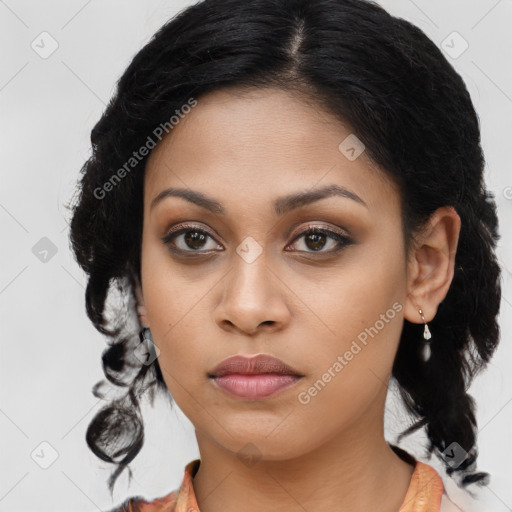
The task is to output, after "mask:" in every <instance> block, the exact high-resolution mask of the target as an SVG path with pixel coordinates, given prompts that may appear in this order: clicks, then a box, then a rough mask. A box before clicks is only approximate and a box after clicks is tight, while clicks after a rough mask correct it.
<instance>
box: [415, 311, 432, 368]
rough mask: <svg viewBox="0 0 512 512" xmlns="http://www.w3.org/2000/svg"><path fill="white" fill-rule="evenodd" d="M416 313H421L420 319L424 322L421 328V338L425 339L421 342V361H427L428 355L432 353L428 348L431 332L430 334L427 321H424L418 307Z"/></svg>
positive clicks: (421, 312)
mask: <svg viewBox="0 0 512 512" xmlns="http://www.w3.org/2000/svg"><path fill="white" fill-rule="evenodd" d="M418 313H419V314H420V315H421V319H422V320H423V323H424V324H425V329H424V330H423V338H424V339H425V341H424V343H423V347H422V349H421V357H422V359H423V361H425V362H426V361H428V360H429V359H430V355H431V353H432V351H431V349H430V338H432V334H430V330H429V328H428V325H427V322H426V321H425V317H424V316H423V311H422V310H421V309H418Z"/></svg>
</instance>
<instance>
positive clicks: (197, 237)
mask: <svg viewBox="0 0 512 512" xmlns="http://www.w3.org/2000/svg"><path fill="white" fill-rule="evenodd" d="M205 240H206V236H205V235H204V233H199V232H197V231H187V232H186V234H185V243H186V244H187V245H188V246H189V247H190V248H192V249H200V248H201V247H202V246H203V245H204V242H205ZM196 244H197V245H196Z"/></svg>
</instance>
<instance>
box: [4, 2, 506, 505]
mask: <svg viewBox="0 0 512 512" xmlns="http://www.w3.org/2000/svg"><path fill="white" fill-rule="evenodd" d="M192 3H193V2H190V1H188V2H186V1H176V0H172V1H169V0H167V1H163V0H149V1H144V2H142V1H139V2H137V1H135V0H103V1H102V2H100V1H99V0H89V1H85V0H68V1H66V2H64V1H60V2H58V1H55V0H51V1H50V0H47V1H45V2H41V1H35V0H32V1H27V0H6V1H1V0H0V38H1V45H2V48H3V51H2V66H1V69H0V104H1V107H0V109H1V110H0V112H1V118H0V123H1V124H0V126H1V147H0V151H1V157H0V158H1V162H2V165H1V168H0V173H1V185H2V186H1V189H0V223H1V224H0V226H1V237H2V245H1V247H2V251H1V253H0V308H1V313H2V317H1V318H2V321H1V324H0V325H1V331H0V332H1V350H2V357H1V359H0V361H1V368H0V376H1V379H2V386H1V391H0V392H1V400H0V429H1V433H2V435H1V436H0V446H1V450H2V451H1V461H2V462H1V463H0V477H1V478H0V511H12V512H15V511H31V510H33V511H52V512H59V511H88V510H90V511H95V510H106V509H109V508H110V507H112V506H113V505H114V504H117V503H119V502H120V501H122V500H123V499H124V498H125V497H127V496H129V495H137V494H140V495H144V496H145V497H147V498H153V497H156V496H160V495H163V494H166V493H168V492H170V491H171V490H173V489H175V488H176V487H177V486H178V485H179V483H180V482H181V478H182V476H183V469H184V466H185V464H186V463H187V462H189V461H190V460H192V459H193V458H196V457H198V456H199V453H198V451H197V447H196V443H195V437H194V431H193V427H192V425H191V424H190V422H189V421H188V420H187V418H186V417H185V416H184V415H183V414H182V413H181V412H180V411H179V409H177V408H175V409H174V410H171V409H170V408H169V407H168V406H167V405H166V404H165V402H164V401H163V400H159V401H157V403H156V407H155V409H154V410H153V409H152V408H151V407H149V406H148V405H147V404H145V405H144V415H145V419H146V423H145V425H146V443H145V445H144V448H143V450H142V452H141V453H140V454H139V455H138V456H137V457H136V459H135V462H134V463H133V464H132V469H133V472H134V473H133V474H134V479H133V480H132V483H131V485H130V486H128V479H127V473H126V472H125V473H124V474H123V476H122V477H121V478H120V479H119V480H118V483H117V485H116V488H115V494H114V500H113V501H112V500H111V498H110V495H109V493H108V492H107V488H106V484H105V482H106V479H107V477H108V476H109V474H110V471H111V469H112V468H111V467H110V466H109V465H108V464H105V463H102V462H101V461H99V460H98V459H97V458H96V457H95V456H94V455H93V454H92V453H91V452H90V451H89V449H88V447H87V445H86V444H85V438H84V436H85V431H86V428H87V425H88V423H89V421H90V420H91V418H92V417H93V415H94V414H95V412H96V411H97V410H98V409H99V408H100V407H101V406H102V402H101V401H100V400H98V399H96V398H95V397H94V396H93V395H92V393H91V388H92V386H93V385H94V384H95V383H96V382H97V381H98V380H100V379H102V378H103V374H102V372H101V366H100V357H101V352H102V350H103V349H104V347H105V340H104V338H103V337H102V336H101V335H100V334H99V333H98V332H97V331H96V330H95V329H94V328H93V327H92V325H91V324H90V323H89V321H88V319H87V317H86V314H85V310H84V284H85V278H84V275H83V273H82V272H81V270H80V269H79V268H78V266H77V264H76V263H75V262H74V260H73V257H72V255H71V253H70V250H69V244H68V238H67V237H68V225H67V220H68V219H69V216H68V211H67V210H66V208H65V207H64V205H65V204H66V203H67V202H68V200H69V199H70V197H71V195H72V193H73V190H74V186H75V181H76V179H77V178H78V172H79V169H80V168H81V166H82V164H83V163H84V161H85V160H86V159H87V158H88V156H89V154H90V148H89V135H90V131H91V129H92V127H93V125H94V124H95V122H96V121H97V120H98V119H99V117H100V115H101V113H102V111H103V109H104V107H105V104H106V103H107V101H108V100H109V98H110V96H111V94H112V93H113V90H114V84H115V81H116V80H117V79H118V77H119V76H120V75H121V73H122V72H123V70H124V69H125V68H126V66H127V65H128V63H129V62H130V60H131V58H132V57H133V55H134V54H135V53H136V52H137V51H138V50H139V49H140V48H141V47H142V46H143V44H144V43H145V42H147V41H148V39H149V37H150V36H151V35H152V34H153V33H154V32H155V31H156V30H157V29H158V28H159V27H160V26H161V25H162V24H163V23H164V22H165V21H166V20H167V19H168V18H170V17H171V16H172V15H174V14H175V13H176V12H177V11H178V10H181V9H182V8H183V7H185V6H187V5H191V4H192ZM381 3H382V5H383V6H384V7H386V8H387V9H388V10H389V11H390V12H391V13H392V14H394V15H398V16H401V17H403V18H406V19H408V20H410V21H412V22H413V23H415V24H416V25H418V26H419V27H420V28H421V29H423V30H424V31H425V32H426V33H427V35H429V37H430V38H431V39H432V40H433V41H434V42H435V43H436V44H437V45H438V46H440V47H443V48H444V49H445V50H446V51H448V49H447V46H446V45H447V44H448V45H451V46H452V49H451V50H449V51H451V52H452V56H449V59H450V60H451V62H452V63H453V65H454V66H455V68H456V70H457V71H458V72H459V73H460V74H461V75H462V77H463V78H464V80H465V82H466V84H467V87H468V89H469V91H470V93H471V95H472V99H473V101H474V104H475V107H476V110H477V112H478V114H479V117H480V120H481V129H482V140H483V147H484V151H485V154H486V160H487V170H486V172H487V175H486V176H487V183H488V187H489V189H490V190H492V191H494V193H495V195H496V200H497V203H498V208H499V215H500V222H501V233H502V240H501V241H500V247H499V257H500V261H501V263H502V265H503V295H504V296H503V302H502V310H501V317H500V324H501V329H502V342H501V346H500V348H499V350H498V352H497V354H496V356H495V358H494V359H493V360H492V362H491V364H490V365H489V367H488V369H487V370H486V371H485V372H484V373H483V374H482V375H480V376H479V377H478V378H477V379H476V380H475V382H474V384H473V386H472V388H471V390H470V391H471V393H472V394H473V396H474V397H475V399H476V401H477V405H478V412H477V418H478V426H479V430H480V432H479V452H480V456H479V459H478V469H481V470H484V471H488V472H490V473H491V475H492V480H491V484H490V486H489V487H488V488H486V489H484V490H482V491H481V492H480V494H479V497H478V501H477V502H475V503H471V502H470V501H469V500H468V499H467V498H464V497H463V496H461V494H460V491H459V490H458V488H457V487H456V486H455V487H454V485H455V484H454V483H453V482H449V481H447V480H446V478H445V476H444V472H443V471H442V470H441V469H440V467H441V466H440V465H439V463H438V462H437V459H433V460H432V461H431V462H430V463H431V464H432V465H433V466H434V467H436V469H439V470H440V473H441V475H443V479H444V480H445V485H446V486H447V488H448V491H449V492H450V493H451V494H450V495H451V496H452V497H453V499H454V500H456V501H457V502H458V503H459V505H461V506H463V507H466V508H465V510H468V511H471V510H475V511H476V510H486V511H487V512H498V511H505V510H512V485H511V483H512V470H511V469H510V463H509V461H510V460H511V458H512V443H511V442H510V439H509V436H510V432H511V425H512V404H511V401H512V372H510V368H511V367H512V365H511V363H512V347H511V344H510V329H511V327H512V321H511V317H512V274H511V270H512V258H511V253H512V226H511V219H512V215H511V212H512V173H511V171H510V169H511V164H510V161H509V150H510V135H511V134H512V130H511V128H512V126H511V124H512V121H511V119H512V76H511V69H512V66H511V61H512V59H511V52H512V44H511V43H512V36H511V30H510V27H511V26H512V2H511V1H510V0H499V1H497V0H478V1H476V0H472V1H467V0H458V1H455V0H449V1H446V0H435V1H433V0H429V1H427V0H414V1H413V0H393V1H391V0H387V1H383V2H381ZM44 31H46V32H48V33H49V34H50V35H51V38H52V39H53V40H55V41H56V44H58V48H57V49H56V51H55V52H54V53H53V54H51V55H50V56H47V58H42V56H41V52H44V51H48V50H49V49H51V44H52V39H50V37H49V36H40V34H41V33H42V32H44ZM454 31H456V32H458V33H459V34H460V36H462V38H463V39H464V40H466V41H467V42H468V44H469V47H468V48H467V50H466V51H464V52H463V53H462V54H461V55H460V56H455V54H454V53H453V52H458V51H460V50H461V49H462V48H463V47H462V46H461V44H463V41H462V39H460V38H458V36H457V35H455V36H454V35H453V32H454ZM454 37H455V39H454ZM41 38H46V39H44V49H43V48H42V47H43V43H41ZM443 41H444V42H443ZM451 41H453V42H451ZM31 45H33V46H35V47H36V48H37V51H36V50H35V49H33V47H32V46H31ZM36 45H38V46H36ZM41 239H43V240H41ZM47 239H48V240H47ZM44 249H47V250H49V252H48V253H47V254H46V255H45V254H44V253H42V252H41V251H42V250H44ZM52 251H53V252H52ZM400 417H401V410H400V407H399V405H398V404H397V403H396V397H395V395H394V394H392V393H390V396H389V402H388V407H387V415H386V428H387V431H386V437H387V438H388V440H390V441H393V440H394V435H395V433H396V432H398V431H400V430H401V429H403V428H404V427H405V426H406V423H404V421H403V419H402V420H401V419H400ZM423 440H424V437H422V436H421V435H414V436H412V437H409V438H408V439H407V441H405V442H404V443H403V446H404V448H406V449H408V450H410V451H411V452H412V453H413V454H415V456H416V457H418V458H419V459H420V460H424V461H426V459H424V457H423V455H424V454H423V451H422V449H421V445H422V443H423ZM41 443H49V445H48V444H43V445H41ZM52 454H55V456H56V459H55V460H54V461H53V459H52ZM50 463H51V465H49V464H50ZM41 464H42V465H49V467H47V468H46V469H44V468H43V467H41Z"/></svg>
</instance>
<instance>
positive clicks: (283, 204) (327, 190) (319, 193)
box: [150, 184, 368, 216]
mask: <svg viewBox="0 0 512 512" xmlns="http://www.w3.org/2000/svg"><path fill="white" fill-rule="evenodd" d="M334 196H337V197H343V198H346V199H351V200H353V201H355V202H357V203H359V204H361V205H363V206H365V207H366V208H368V206H367V205H366V203H365V202H364V201H363V200H362V199H361V198H360V197H359V196H358V195H357V194H355V193H354V192H351V191H350V190H348V189H346V188H344V187H341V186H339V185H334V184H332V185H326V186H325V187H322V188H316V189H313V190H309V191H307V192H298V193H294V194H289V195H286V196H283V197H279V198H277V199H276V200H275V201H274V205H273V206H274V212H275V214H276V215H279V216H282V215H285V214H286V213H288V212H290V211H292V210H295V209H297V208H300V207H301V206H306V205H308V204H310V203H313V202H315V201H319V200H321V199H325V198H328V197H334ZM168 197H181V198H182V199H185V200H186V201H189V202H191V203H194V204H196V205H198V206H200V207H202V208H204V209H206V210H208V211H210V212H212V213H217V214H221V215H225V214H226V210H225V208H224V207H223V206H222V204H221V203H219V202H218V201H216V200H215V199H213V198H211V197H208V196H206V195H205V194H203V193H201V192H197V191H194V190H190V189H185V188H167V189H165V190H162V191H161V192H160V193H159V194H158V195H157V196H156V197H155V198H154V199H153V201H151V206H150V211H151V210H152V209H153V208H154V207H155V206H156V205H157V204H158V203H159V202H161V201H163V200H164V199H166V198H168Z"/></svg>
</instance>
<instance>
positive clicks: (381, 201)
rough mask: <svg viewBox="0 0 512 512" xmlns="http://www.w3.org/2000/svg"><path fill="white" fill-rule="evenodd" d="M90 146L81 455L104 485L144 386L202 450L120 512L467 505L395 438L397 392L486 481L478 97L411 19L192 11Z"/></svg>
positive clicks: (492, 319) (270, 6)
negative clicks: (480, 466) (105, 399)
mask: <svg viewBox="0 0 512 512" xmlns="http://www.w3.org/2000/svg"><path fill="white" fill-rule="evenodd" d="M91 141H92V147H93V154H92V156H91V158H90V159H89V160H88V161H87V162H86V164H85V165H84V167H83V169H82V173H83V175H82V177H81V182H80V195H79V197H78V200H77V202H76V204H75V205H74V212H73V219H72V224H71V241H72V244H73V249H74V252H75V255H76V258H77V261H78V262H79V264H80V265H81V266H82V268H83V269H84V270H85V271H86V272H87V273H88V276H89V280H88V286H87V291H86V305H87V314H88V316H89V318H90V319H91V321H92V322H93V324H94V325H95V326H96V328H97V329H98V330H99V331H100V332H102V333H104V334H106V335H108V336H109V337H110V338H111V340H110V347H109V348H108V350H106V352H105V353H104V356H103V365H104V371H105V374H106V376H107V378H108V380H109V381H110V382H111V383H112V384H114V385H115V386H116V387H119V389H121V391H122V393H121V395H120V396H118V397H117V398H115V399H113V400H112V402H111V403H110V404H109V405H108V406H107V407H105V408H104V409H103V410H102V411H100V413H99V414H98V415H97V416H96V417H95V418H94V420H93V421H92V422H91V424H90V425H89V428H88V431H87V442H88V444H89V446H90V448H91V449H92V450H93V452H94V453H95V454H96V455H97V456H98V457H100V458H101V459H103V460H105V461H109V462H113V463H116V464H117V465H118V467H117V469H116V471H115V472H114V474H113V475H112V478H111V479H110V481H109V486H110V489H111V490H112V487H113V485H114V482H115V480H116V478H117V477H118V476H119V474H120V472H121V471H122V470H123V469H125V468H127V467H128V466H127V465H128V464H129V463H130V462H131V461H132V460H133V459H134V457H135V456H136V455H137V453H138V452H139V451H140V449H141V447H142V444H143V421H142V417H141V414H140V407H139V400H140V398H141V396H142V395H143V393H150V396H151V397H152V396H153V395H152V393H153V391H154V390H155V389H158V390H159V391H161V392H163V393H164V394H166V395H167V396H168V397H169V398H170V400H172V401H175V402H176V403H177V404H178V405H179V407H180V409H181V410H182V411H183V412H184V413H185V414H186V415H187V417H188V418H189V419H190V421H191V422H192V423H193V425H194V427H195V432H196V437H197V442H198V447H199V451H200V455H201V457H200V459H196V460H194V461H191V462H190V463H189V464H188V465H187V466H186V468H185V472H184V476H183V480H182V483H181V486H180V487H179V488H176V489H174V490H173V491H171V492H170V493H169V494H167V495H166V496H165V497H161V498H155V499H153V500H150V499H149V498H148V499H143V498H142V497H140V496H137V497H135V496H134V497H131V498H129V499H127V500H125V502H124V503H123V504H122V505H120V506H119V507H117V508H116V509H115V510H116V511H121V510H124V511H137V510H139V511H144V512H156V511H166V512H171V511H174V512H181V511H199V510H200V511H201V512H218V511H224V512H226V511H231V510H233V511H234V510H244V511H246V512H251V511H255V510H262V509H266V510H277V509H278V510H280V511H285V512H286V511H292V510H293V511H295V510H300V509H303V510H321V509H327V508H330V509H335V510H351V511H354V512H358V511H363V510H364V511H366V510H368V509H370V508H375V505H376V504H379V508H380V509H381V510H383V511H384V512H387V511H389V512H397V511H400V512H406V511H415V512H421V511H429V512H432V511H442V512H448V511H450V510H460V509H459V508H458V507H457V506H456V505H455V504H454V503H453V502H452V501H451V500H450V499H449V498H448V496H447V494H446V492H445V490H444V487H443V483H442V480H441V478H440V475H439V474H438V473H437V472H436V471H435V470H434V469H433V467H431V466H430V465H428V464H426V463H422V462H420V461H418V460H416V459H415V458H414V457H413V456H412V455H411V454H409V453H407V452H406V451H404V450H403V449H401V448H399V447H398V446H396V445H394V444H390V443H388V442H387V441H386V440H385V438H384V428H383V423H384V408H385V399H386V396H387V391H388V386H389V385H390V384H391V383H396V384H397V385H398V389H399V390H400V394H401V397H402V398H403V402H404V405H405V407H406V409H407V411H408V412H409V413H410V415H411V418H410V419H411V420H412V421H413V424H412V425H411V427H410V428H408V429H407V430H406V431H405V432H404V433H403V434H402V436H403V435H407V434H409V433H411V432H413V431H415V430H417V429H419V428H421V427H424V428H425V432H426V434H427V436H428V441H429V446H428V451H429V453H432V452H434V451H435V453H436V455H437V456H438V457H439V458H440V459H441V460H442V461H443V464H444V466H445V467H446V472H447V474H449V475H452V476H453V477H454V478H456V479H457V481H458V483H459V485H460V486H461V487H463V488H466V489H467V486H469V484H472V483H477V484H479V485H483V484H485V483H486V482H487V481H488V478H487V477H488V474H487V473H482V472H476V458H477V446H476V432H477V428H476V421H475V411H474V403H473V400H472V398H471V396H470V395H468V394H467V393H466V389H467V388H468V386H469V383H470V382H471V379H472V377H473V376H474V375H475V374H476V373H477V372H478V371H479V370H481V369H482V368H483V367H485V364H486V363H487V362H488V361H489V360H490V358H491V356H492V354H493V352H494V351H495V349H496V347H497V344H498V340H499V329H498V325H497V314H498V311H499V303H500V287H499V277H500V269H499V266H498V264H497V261H496V257H495V254H494V250H495V246H496V241H497V240H498V237H499V235H498V231H497V217H496V209H495V203H494V201H493V198H492V196H491V195H490V194H489V193H488V192H487V191H486V189H485V184H484V181H483V169H484V159H483V154H482V149H481V146H480V134H479V126H478V118H477V115H476V113H475V111H474V108H473V105H472V103H471V99H470V96H469V94H468V91H467V89H466V87H465V85H464V82H463V80H462V79H461V77H460V76H459V75H458V74H457V73H456V72H455V70H454V69H453V67H452V66H451V65H450V64H449V63H448V62H447V60H446V59H445V58H444V56H443V55H442V53H441V52H440V50H439V49H438V48H437V47H436V46H435V44H434V43H433V42H432V41H430V40H429V39H428V38H427V37H426V36H425V34H424V33H423V32H422V31H421V30H419V29H418V28H417V27H415V26H413V25H411V24H410V23H408V22H406V21H404V20H402V19H399V18H395V17H392V16H391V15H389V14H388V13H387V12H386V11H385V10H384V9H383V8H381V7H379V6H378V5H376V4H373V3H370V2H367V1H363V0H335V1H332V0H331V1H329V0H319V1H315V2H311V1H307V0H257V1H255V2H244V1H240V0H207V1H202V2H199V3H197V4H196V5H193V6H191V7H189V8H187V9H185V10H184V11H182V12H181V13H180V14H179V15H177V16H176V17H175V18H174V19H172V20H170V21H169V22H168V23H167V24H165V25H164V26H163V27H162V28H161V29H160V30H159V31H158V32H157V33H156V34H155V35H154V37H153V38H152V40H151V41H150V42H149V43H148V44H147V45H146V46H145V47H144V48H143V49H142V50H141V51H140V52H139V53H138V54H137V55H136V56H135V57H134V59H133V61H132V62H131V64H130V65H129V66H128V68H127V69H126V71H125V73H124V74H123V76H122V77H121V79H120V80H119V83H118V88H117V92H116V94H115V96H114V98H113V99H112V101H111V102H110V104H109V105H108V108H107V109H106V111H105V113H104V114H103V116H102V118H101V119H100V121H99V122H98V123H97V125H96V126H95V127H94V129H93V131H92V134H91ZM115 286H117V288H118V290H119V291H120V292H121V294H122V296H124V297H126V298H128V299H130V301H129V302H127V303H126V304H125V306H126V309H125V310H124V311H125V313H126V314H125V316H123V315H122V312H123V309H122V307H120V309H119V310H118V312H117V314H116V315H114V316H113V317H112V315H108V314H107V312H108V311H107V309H106V308H105V304H106V303H109V300H108V299H109V296H108V295H109V292H110V291H111V290H113V288H114V287H115ZM105 384H106V383H105V382H104V381H102V382H101V383H99V384H98V385H97V387H96V388H95V389H94V392H95V394H96V395H97V396H107V394H108V393H107V392H105V391H104V389H103V388H104V386H105ZM402 436H401V437H402ZM401 437H400V438H399V440H400V439H401ZM128 469H129V468H128ZM468 492H469V489H468Z"/></svg>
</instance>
